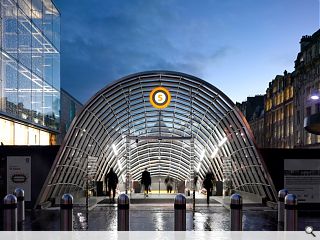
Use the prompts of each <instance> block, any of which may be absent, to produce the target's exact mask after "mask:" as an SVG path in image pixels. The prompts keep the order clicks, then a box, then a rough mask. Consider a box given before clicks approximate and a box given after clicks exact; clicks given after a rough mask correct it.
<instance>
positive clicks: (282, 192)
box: [278, 189, 288, 223]
mask: <svg viewBox="0 0 320 240" xmlns="http://www.w3.org/2000/svg"><path fill="white" fill-rule="evenodd" d="M287 194H288V190H287V189H281V190H280V191H279V193H278V223H283V221H284V198H285V197H286V196H287Z"/></svg>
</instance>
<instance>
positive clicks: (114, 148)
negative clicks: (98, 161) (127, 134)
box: [112, 143, 118, 156]
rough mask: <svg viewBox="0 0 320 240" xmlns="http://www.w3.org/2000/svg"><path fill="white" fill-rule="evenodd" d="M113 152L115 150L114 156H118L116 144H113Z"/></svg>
mask: <svg viewBox="0 0 320 240" xmlns="http://www.w3.org/2000/svg"><path fill="white" fill-rule="evenodd" d="M112 150H113V152H114V155H116V156H117V155H118V150H117V147H116V145H114V143H112Z"/></svg>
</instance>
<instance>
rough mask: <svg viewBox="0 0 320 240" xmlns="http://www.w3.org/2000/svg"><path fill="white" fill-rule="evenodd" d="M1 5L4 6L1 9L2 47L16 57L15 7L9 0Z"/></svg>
mask: <svg viewBox="0 0 320 240" xmlns="http://www.w3.org/2000/svg"><path fill="white" fill-rule="evenodd" d="M5 4H7V5H5ZM3 6H5V7H3V9H2V11H1V14H2V18H3V30H2V31H3V39H4V42H3V49H4V50H5V51H6V52H7V53H8V54H10V55H11V56H12V57H14V58H17V44H18V38H17V32H18V31H17V7H16V5H14V4H13V3H10V2H6V3H4V4H3Z"/></svg>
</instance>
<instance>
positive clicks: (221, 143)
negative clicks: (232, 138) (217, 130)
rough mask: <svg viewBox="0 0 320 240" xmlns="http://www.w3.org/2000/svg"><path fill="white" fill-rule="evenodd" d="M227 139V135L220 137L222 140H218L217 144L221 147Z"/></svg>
mask: <svg viewBox="0 0 320 240" xmlns="http://www.w3.org/2000/svg"><path fill="white" fill-rule="evenodd" d="M227 140H228V138H227V137H224V138H222V140H221V141H220V142H219V144H218V146H219V147H221V146H222V145H223V144H224V143H225V142H226V141H227Z"/></svg>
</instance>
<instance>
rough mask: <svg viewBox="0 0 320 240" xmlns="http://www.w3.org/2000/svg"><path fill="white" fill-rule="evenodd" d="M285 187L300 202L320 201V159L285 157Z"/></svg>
mask: <svg viewBox="0 0 320 240" xmlns="http://www.w3.org/2000/svg"><path fill="white" fill-rule="evenodd" d="M284 187H285V188H287V189H288V191H289V193H293V194H295V195H297V197H298V200H299V202H305V203H320V159H285V160H284Z"/></svg>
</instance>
